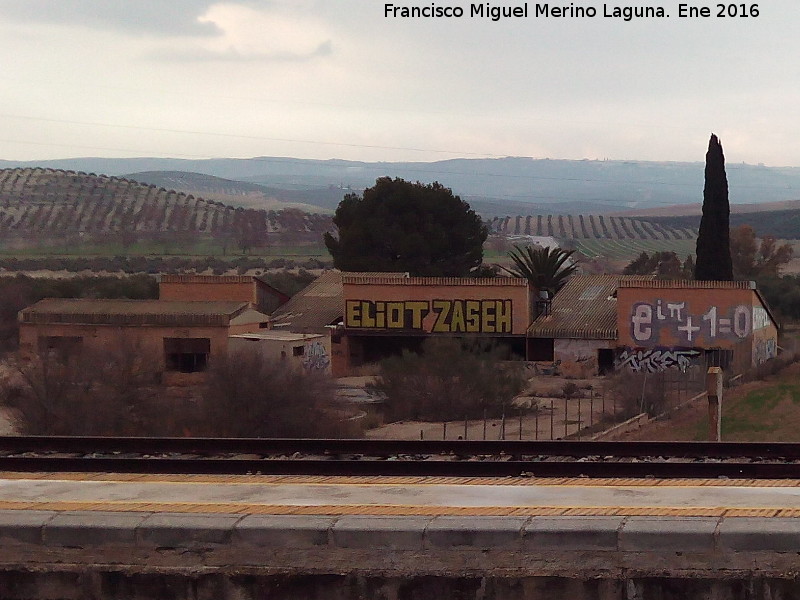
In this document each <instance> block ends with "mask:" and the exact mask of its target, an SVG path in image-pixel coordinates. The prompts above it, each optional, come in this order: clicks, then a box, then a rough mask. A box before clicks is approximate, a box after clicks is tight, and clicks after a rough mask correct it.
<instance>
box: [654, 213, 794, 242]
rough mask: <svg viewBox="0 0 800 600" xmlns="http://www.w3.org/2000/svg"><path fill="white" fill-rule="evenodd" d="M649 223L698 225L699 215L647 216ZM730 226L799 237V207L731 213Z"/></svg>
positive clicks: (760, 232) (788, 238) (790, 238)
mask: <svg viewBox="0 0 800 600" xmlns="http://www.w3.org/2000/svg"><path fill="white" fill-rule="evenodd" d="M647 220H648V221H649V222H651V223H654V224H655V223H658V224H660V225H662V226H664V227H699V226H700V215H689V216H680V217H647ZM730 225H731V227H738V226H739V225H750V226H751V227H752V228H753V229H754V230H755V232H756V235H757V236H759V237H762V236H765V235H771V236H774V237H776V238H778V239H784V240H797V239H800V209H793V210H775V211H768V212H765V211H759V212H747V213H738V212H737V213H733V212H732V213H731V216H730Z"/></svg>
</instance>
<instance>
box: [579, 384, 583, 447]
mask: <svg viewBox="0 0 800 600" xmlns="http://www.w3.org/2000/svg"><path fill="white" fill-rule="evenodd" d="M582 424H583V419H581V395H580V393H578V441H580V440H581V425H582Z"/></svg>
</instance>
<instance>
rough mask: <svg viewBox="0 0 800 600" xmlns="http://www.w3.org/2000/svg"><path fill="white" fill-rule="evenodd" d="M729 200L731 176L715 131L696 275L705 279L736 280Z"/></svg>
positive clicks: (709, 153)
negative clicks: (732, 259)
mask: <svg viewBox="0 0 800 600" xmlns="http://www.w3.org/2000/svg"><path fill="white" fill-rule="evenodd" d="M730 213H731V207H730V204H729V203H728V178H727V177H726V176H725V156H724V155H723V154H722V145H721V144H720V143H719V139H717V136H716V135H714V134H713V133H712V134H711V140H709V142H708V152H706V184H705V187H704V188H703V218H702V219H700V233H699V235H698V236H697V263H696V265H695V269H694V278H695V279H699V280H705V281H733V263H732V261H731V244H730V231H729V217H730Z"/></svg>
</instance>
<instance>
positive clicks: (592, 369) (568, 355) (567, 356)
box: [553, 339, 616, 378]
mask: <svg viewBox="0 0 800 600" xmlns="http://www.w3.org/2000/svg"><path fill="white" fill-rule="evenodd" d="M615 345H616V344H615V342H614V341H613V340H565V339H561V340H554V341H553V357H554V358H555V360H560V361H561V364H560V365H559V370H560V372H561V373H562V374H563V375H567V376H573V377H580V378H583V377H591V376H593V375H597V372H598V367H599V366H598V362H597V352H598V350H601V349H611V348H614V346H615Z"/></svg>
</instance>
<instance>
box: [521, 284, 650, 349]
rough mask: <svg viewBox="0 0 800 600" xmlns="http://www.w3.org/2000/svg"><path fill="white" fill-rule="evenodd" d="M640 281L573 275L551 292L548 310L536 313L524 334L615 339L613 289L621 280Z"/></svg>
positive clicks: (615, 315) (554, 337) (559, 337)
mask: <svg viewBox="0 0 800 600" xmlns="http://www.w3.org/2000/svg"><path fill="white" fill-rule="evenodd" d="M623 281H624V282H636V283H643V282H647V281H649V279H648V278H646V277H641V276H626V275H573V276H572V277H570V278H569V281H567V283H566V285H565V286H564V287H563V288H561V290H560V291H559V292H558V293H557V294H556V295H555V297H554V298H553V301H552V305H551V309H550V314H547V315H540V316H539V317H538V318H537V319H536V320H535V321H534V322H533V323H532V324H531V326H530V327H529V328H528V337H534V338H553V339H589V340H615V339H617V299H616V294H615V292H616V290H617V287H619V286H620V284H621V283H622V282H623Z"/></svg>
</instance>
